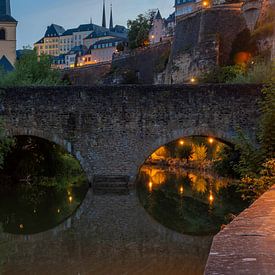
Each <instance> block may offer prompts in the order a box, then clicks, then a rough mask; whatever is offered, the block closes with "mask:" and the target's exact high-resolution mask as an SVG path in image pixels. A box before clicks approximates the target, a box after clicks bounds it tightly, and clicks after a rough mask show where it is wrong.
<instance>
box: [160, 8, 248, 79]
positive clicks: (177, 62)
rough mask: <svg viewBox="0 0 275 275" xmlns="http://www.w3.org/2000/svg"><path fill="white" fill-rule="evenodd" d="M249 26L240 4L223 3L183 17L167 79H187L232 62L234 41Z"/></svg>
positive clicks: (173, 48) (180, 21)
mask: <svg viewBox="0 0 275 275" xmlns="http://www.w3.org/2000/svg"><path fill="white" fill-rule="evenodd" d="M245 28H246V22H245V20H244V18H243V16H242V13H241V6H240V5H236V4H234V5H222V6H217V7H213V8H211V9H207V10H204V11H199V12H195V13H192V14H190V15H189V16H185V17H182V18H181V20H179V22H178V24H177V27H176V36H175V40H174V43H173V47H172V53H171V56H170V61H169V64H168V67H167V70H166V77H165V83H184V82H188V81H189V80H190V78H191V77H194V76H199V75H201V74H202V73H204V72H207V71H210V70H211V69H212V68H213V67H215V66H216V65H226V64H227V63H228V62H229V57H230V52H231V48H232V43H233V41H234V40H235V38H236V36H237V35H238V34H239V33H240V32H241V31H243V30H244V29H245Z"/></svg>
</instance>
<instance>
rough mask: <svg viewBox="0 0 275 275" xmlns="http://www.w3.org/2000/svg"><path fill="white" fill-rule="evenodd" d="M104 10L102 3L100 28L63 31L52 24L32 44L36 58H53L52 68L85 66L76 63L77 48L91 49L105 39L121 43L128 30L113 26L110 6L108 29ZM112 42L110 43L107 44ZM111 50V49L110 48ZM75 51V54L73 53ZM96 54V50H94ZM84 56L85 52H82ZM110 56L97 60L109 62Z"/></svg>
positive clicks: (88, 25)
mask: <svg viewBox="0 0 275 275" xmlns="http://www.w3.org/2000/svg"><path fill="white" fill-rule="evenodd" d="M106 25H107V24H106V9H105V1H104V2H103V13H102V26H99V25H96V24H93V23H92V22H90V23H89V24H81V25H79V26H78V27H77V28H72V29H68V30H65V29H64V28H63V27H62V26H59V25H56V24H52V25H51V26H49V27H48V28H47V30H46V33H45V35H44V37H43V38H41V39H40V40H39V41H38V42H36V43H35V44H34V47H35V49H36V50H37V54H38V56H41V55H43V54H46V55H50V56H53V57H54V59H53V67H56V68H61V67H63V66H64V67H71V68H72V67H74V66H78V65H79V64H81V65H86V64H85V63H84V62H80V63H79V62H78V57H79V56H80V53H79V51H78V49H79V48H81V52H82V49H89V48H90V49H93V48H91V46H92V45H94V44H96V43H98V42H99V41H101V40H107V39H122V40H123V41H124V40H126V39H127V37H128V30H127V29H126V28H125V27H124V26H120V25H115V26H114V25H113V11H112V6H111V10H110V22H109V28H107V27H106ZM111 43H112V42H111V41H110V42H109V44H111ZM111 48H112V47H111ZM76 51H77V54H76V53H75V52H76ZM96 52H98V50H97V49H96ZM81 54H82V55H85V54H86V52H82V53H81ZM111 58H112V54H111V55H110V54H108V55H107V54H106V55H104V56H102V58H97V59H96V60H98V62H100V60H104V61H106V59H109V60H111ZM64 60H65V61H64Z"/></svg>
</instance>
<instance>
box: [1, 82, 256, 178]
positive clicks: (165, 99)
mask: <svg viewBox="0 0 275 275" xmlns="http://www.w3.org/2000/svg"><path fill="white" fill-rule="evenodd" d="M260 90H261V86H257V85H201V86H200V85H181V86H176V85H175V86H168V85H167V86H102V87H100V86H98V87H43V88H42V87H22V88H9V89H5V90H4V96H3V98H2V107H1V110H2V113H3V118H4V121H5V126H6V129H7V132H8V133H9V134H10V135H32V136H37V137H41V138H44V139H47V140H50V141H53V142H55V143H57V144H59V145H61V146H63V147H64V148H66V149H67V151H68V152H70V153H72V154H73V155H74V156H75V157H76V158H77V159H78V160H79V161H80V163H81V165H82V167H83V169H84V170H85V172H86V174H87V176H88V178H89V180H91V181H92V179H93V175H95V174H97V175H109V176H110V175H125V176H130V177H131V179H132V180H134V179H135V176H136V175H137V174H138V171H139V167H140V166H141V165H142V164H143V162H144V161H145V159H146V158H147V157H148V156H150V154H151V153H153V152H154V151H155V150H156V149H158V148H159V147H160V146H162V145H164V144H166V143H168V142H171V141H174V140H176V139H178V138H182V137H185V136H193V135H203V136H213V137H216V138H219V139H221V140H224V141H226V142H229V143H230V142H231V143H234V138H235V137H236V135H237V129H238V128H241V129H242V131H243V132H244V133H245V134H247V135H248V136H249V137H250V138H251V139H252V140H254V141H255V140H256V129H257V122H258V119H259V115H260V112H259V108H258V100H259V99H260V97H261V92H260Z"/></svg>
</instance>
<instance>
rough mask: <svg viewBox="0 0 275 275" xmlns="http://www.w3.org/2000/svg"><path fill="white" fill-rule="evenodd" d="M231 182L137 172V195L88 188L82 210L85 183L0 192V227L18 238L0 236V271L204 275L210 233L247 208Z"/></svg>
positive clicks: (145, 170)
mask: <svg viewBox="0 0 275 275" xmlns="http://www.w3.org/2000/svg"><path fill="white" fill-rule="evenodd" d="M230 182H231V181H230V180H227V179H220V178H216V177H215V176H213V175H209V174H206V173H202V172H195V171H188V172H187V171H183V170H175V171H172V170H168V169H161V168H156V167H148V166H143V168H142V169H141V172H140V175H139V177H138V182H137V191H134V190H133V191H131V192H130V194H129V195H122V196H119V195H111V194H109V195H103V196H102V195H101V196H100V195H95V194H93V192H92V191H91V190H90V191H88V194H87V196H86V198H85V200H84V202H83V203H82V204H81V202H82V200H83V198H84V196H85V194H86V191H87V186H86V185H85V186H79V187H74V188H70V189H65V190H58V189H55V188H44V187H43V188H38V190H36V189H35V188H34V189H31V190H28V188H26V187H25V189H24V188H23V187H20V188H9V189H5V188H4V189H2V190H0V219H1V222H2V223H3V228H4V230H5V232H12V233H16V234H17V233H20V235H10V234H0V273H1V271H2V273H3V274H39V275H44V274H45V275H46V274H47V275H48V274H59V275H61V274H62V275H63V274H64V275H65V274H81V275H83V274H96V275H100V274H103V275H105V274H106V275H109V274H112V275H116V274H117V275H121V274H145V275H149V274H150V275H151V274H152V275H155V274H160V275H161V274H163V275H181V274H184V275H202V274H203V272H204V268H205V265H206V262H207V258H208V254H209V251H210V247H211V243H212V238H213V236H214V234H215V233H216V232H218V231H219V230H220V227H221V225H222V224H225V223H227V222H228V221H230V220H231V219H232V216H233V215H234V214H237V213H239V212H240V211H242V210H243V209H244V208H245V207H246V203H244V202H243V201H242V200H241V199H240V194H238V193H236V192H235V188H234V186H232V185H231V184H230ZM21 188H23V190H22V189H21ZM79 204H81V206H80V208H79V210H78V211H77V213H78V214H77V215H72V217H71V219H70V220H71V221H70V223H68V225H67V223H66V225H65V224H62V225H61V226H60V227H58V228H55V229H53V230H49V231H47V232H43V233H41V234H34V235H28V236H27V237H26V236H22V235H21V234H24V233H31V232H40V231H43V230H47V229H49V228H52V227H54V226H55V225H57V224H59V223H60V222H62V221H64V219H66V217H68V216H70V215H71V214H72V213H73V212H74V211H75V209H76V208H77V207H78V206H79ZM144 209H145V210H144ZM59 210H60V211H59ZM20 225H23V226H20ZM167 228H168V229H167ZM170 229H172V230H170ZM177 232H179V233H177ZM180 233H184V234H180Z"/></svg>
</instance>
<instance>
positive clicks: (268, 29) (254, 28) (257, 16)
mask: <svg viewBox="0 0 275 275" xmlns="http://www.w3.org/2000/svg"><path fill="white" fill-rule="evenodd" d="M242 12H243V16H244V18H245V21H246V24H247V26H248V28H249V29H250V31H251V33H252V36H253V38H254V39H255V40H257V43H258V48H259V51H260V52H261V53H265V55H267V54H268V55H269V57H270V58H271V60H273V59H274V58H275V31H274V29H275V18H274V17H275V0H246V1H245V2H244V5H243V7H242Z"/></svg>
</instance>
